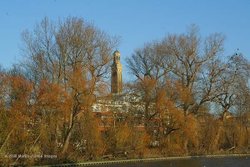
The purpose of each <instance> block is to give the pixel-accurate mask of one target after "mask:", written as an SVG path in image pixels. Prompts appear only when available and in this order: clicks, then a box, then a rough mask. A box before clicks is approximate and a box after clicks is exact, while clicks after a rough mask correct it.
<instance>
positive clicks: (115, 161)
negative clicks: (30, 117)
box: [39, 154, 250, 167]
mask: <svg viewBox="0 0 250 167" xmlns="http://www.w3.org/2000/svg"><path fill="white" fill-rule="evenodd" d="M225 157H250V154H220V155H201V156H181V157H159V158H142V159H126V160H110V161H92V162H78V163H67V164H57V165H45V166H39V167H68V166H97V165H111V164H130V163H139V162H151V161H166V160H185V159H187V160H188V159H193V158H225Z"/></svg>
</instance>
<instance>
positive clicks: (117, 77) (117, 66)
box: [111, 50, 122, 94]
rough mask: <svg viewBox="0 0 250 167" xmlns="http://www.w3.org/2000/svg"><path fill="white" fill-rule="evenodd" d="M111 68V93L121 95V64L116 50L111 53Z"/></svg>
mask: <svg viewBox="0 0 250 167" xmlns="http://www.w3.org/2000/svg"><path fill="white" fill-rule="evenodd" d="M111 68H112V75H111V93H112V94H119V93H122V64H121V62H120V52H119V51H118V50H116V51H115V52H114V53H113V64H112V66H111Z"/></svg>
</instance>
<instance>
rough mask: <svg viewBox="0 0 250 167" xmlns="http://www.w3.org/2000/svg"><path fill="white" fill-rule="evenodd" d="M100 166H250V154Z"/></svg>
mask: <svg viewBox="0 0 250 167" xmlns="http://www.w3.org/2000/svg"><path fill="white" fill-rule="evenodd" d="M98 166H100V167H250V156H241V157H235V156H232V157H211V158H206V157H197V158H196V157H195V158H190V159H178V160H177V159H175V160H161V161H148V162H147V161H144V162H130V163H126V164H106V165H98Z"/></svg>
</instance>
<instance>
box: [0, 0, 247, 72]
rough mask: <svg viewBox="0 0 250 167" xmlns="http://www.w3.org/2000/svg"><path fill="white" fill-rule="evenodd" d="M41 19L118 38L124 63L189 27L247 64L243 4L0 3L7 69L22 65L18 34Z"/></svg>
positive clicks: (179, 0) (186, 0)
mask: <svg viewBox="0 0 250 167" xmlns="http://www.w3.org/2000/svg"><path fill="white" fill-rule="evenodd" d="M45 16H47V17H49V18H50V19H52V20H54V21H56V20H57V19H58V18H65V17H67V16H77V17H83V18H84V19H85V20H86V21H88V22H92V23H94V25H95V26H97V27H98V28H100V29H101V30H104V31H105V32H107V33H108V34H110V35H114V36H119V37H121V43H120V45H119V47H118V50H120V52H121V56H122V63H123V64H124V65H123V67H124V69H125V72H124V73H125V74H124V75H125V76H126V72H127V68H126V67H125V61H124V58H125V57H128V56H131V54H132V53H133V51H134V50H135V49H136V48H140V47H143V45H144V43H147V42H151V41H153V40H160V39H162V38H163V37H164V36H165V35H167V34H168V33H184V32H185V31H186V29H187V27H188V26H189V25H191V24H196V25H198V26H199V28H200V33H201V35H202V36H203V37H205V36H207V35H209V34H211V33H214V32H221V33H223V34H224V35H225V36H226V41H225V55H229V54H233V53H234V52H235V51H236V50H237V48H239V50H240V52H242V53H243V54H244V55H245V56H246V57H248V59H249V60H250V1H249V0H5V1H3V0H2V1H1V2H0V21H1V22H0V25H1V26H0V64H1V65H2V66H3V67H5V68H9V67H11V65H12V64H14V63H17V62H18V61H20V60H22V57H21V51H20V48H22V41H21V32H22V31H24V30H25V29H30V30H32V29H33V28H34V26H35V24H36V23H39V22H40V21H41V20H42V19H43V18H44V17H45Z"/></svg>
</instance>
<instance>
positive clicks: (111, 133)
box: [0, 17, 250, 164]
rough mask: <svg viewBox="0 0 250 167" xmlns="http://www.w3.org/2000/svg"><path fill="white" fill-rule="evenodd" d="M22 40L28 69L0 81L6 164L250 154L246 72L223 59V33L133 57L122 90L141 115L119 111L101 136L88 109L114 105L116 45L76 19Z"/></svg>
mask: <svg viewBox="0 0 250 167" xmlns="http://www.w3.org/2000/svg"><path fill="white" fill-rule="evenodd" d="M22 37H23V46H24V47H23V55H24V56H25V59H24V61H22V62H21V63H20V64H18V65H15V66H13V68H12V69H10V70H8V71H6V70H3V69H1V72H0V82H1V84H0V120H1V123H0V156H1V157H3V158H1V159H0V163H24V164H40V163H44V164H46V163H59V162H65V161H79V160H92V159H101V158H105V157H106V158H114V156H118V157H119V155H120V156H126V157H131V158H138V157H139V158H140V157H143V156H144V157H147V156H171V155H189V154H211V153H227V152H229V151H233V152H249V144H250V141H249V138H250V137H249V136H250V134H249V133H250V132H249V131H250V130H249V117H250V110H249V109H250V106H249V103H248V102H249V101H250V89H249V78H250V64H249V62H248V60H247V59H246V58H245V57H244V56H243V55H242V54H241V53H238V52H236V53H234V54H232V56H228V57H226V56H222V55H223V50H224V48H223V47H224V44H223V43H224V37H223V36H222V35H221V34H217V33H215V34H212V35H210V36H208V37H207V38H205V39H203V38H202V37H201V36H200V35H199V31H198V28H197V27H195V26H191V27H190V29H189V30H188V31H187V32H186V33H184V34H169V35H167V36H166V37H165V38H163V39H162V40H160V41H156V42H150V43H148V44H146V45H145V46H144V47H143V48H139V49H137V50H135V52H134V54H133V55H132V56H131V57H129V58H128V59H127V66H128V67H129V70H130V72H131V74H132V76H133V78H134V81H133V82H130V83H127V84H126V91H128V92H130V94H132V95H133V96H134V97H139V98H137V99H139V100H137V101H136V102H135V103H138V105H134V106H140V107H142V110H141V109H140V110H139V109H138V107H130V109H129V111H128V112H124V113H117V112H116V111H114V113H116V114H112V113H111V115H110V116H109V117H108V118H109V120H105V121H103V123H104V124H109V126H106V127H105V128H104V130H103V129H102V130H101V129H100V128H99V124H100V119H98V117H97V116H96V115H95V114H94V113H93V112H92V105H93V104H94V103H95V102H96V100H97V98H98V97H103V96H105V97H109V96H108V94H109V82H110V81H109V79H108V78H109V74H110V65H111V61H112V52H113V51H114V48H115V47H116V46H117V45H118V40H117V39H116V38H115V37H111V36H109V35H107V34H106V33H104V32H103V31H101V30H99V29H98V28H96V27H95V26H94V25H92V24H89V23H87V22H85V21H84V20H83V19H81V18H74V17H69V18H67V19H65V20H60V21H59V22H57V23H55V22H51V21H50V20H49V19H48V18H44V19H43V20H42V22H41V23H40V24H38V25H37V26H36V27H35V28H34V30H33V31H25V32H24V33H23V34H22ZM114 122H115V123H114ZM139 125H143V126H142V127H143V128H139ZM15 155H27V156H31V155H56V158H54V159H52V158H46V157H26V158H22V157H20V156H15ZM107 155H110V156H107ZM123 158H124V157H123Z"/></svg>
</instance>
